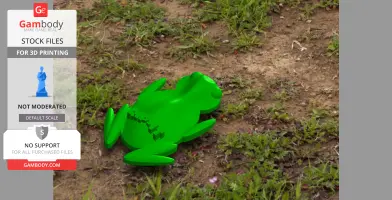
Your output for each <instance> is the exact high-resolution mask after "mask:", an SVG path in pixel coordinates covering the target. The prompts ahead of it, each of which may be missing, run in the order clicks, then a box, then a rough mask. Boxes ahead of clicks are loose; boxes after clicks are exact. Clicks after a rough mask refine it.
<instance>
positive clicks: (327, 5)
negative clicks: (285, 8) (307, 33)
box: [301, 0, 339, 20]
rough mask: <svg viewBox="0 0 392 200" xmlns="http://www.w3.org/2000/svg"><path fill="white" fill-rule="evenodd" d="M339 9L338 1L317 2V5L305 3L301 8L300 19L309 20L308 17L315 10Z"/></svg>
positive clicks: (322, 0) (321, 0)
mask: <svg viewBox="0 0 392 200" xmlns="http://www.w3.org/2000/svg"><path fill="white" fill-rule="evenodd" d="M338 7H339V0H319V1H318V2H317V3H314V2H313V3H308V2H306V3H305V4H304V6H303V7H302V8H301V10H302V14H301V17H302V19H305V20H307V19H310V17H311V16H312V15H313V14H314V13H315V10H316V9H319V8H323V9H327V10H329V9H335V8H338Z"/></svg>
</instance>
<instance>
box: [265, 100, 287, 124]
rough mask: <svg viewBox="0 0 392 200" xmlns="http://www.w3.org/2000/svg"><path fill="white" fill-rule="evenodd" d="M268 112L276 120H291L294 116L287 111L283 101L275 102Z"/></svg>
mask: <svg viewBox="0 0 392 200" xmlns="http://www.w3.org/2000/svg"><path fill="white" fill-rule="evenodd" d="M267 113H269V115H270V117H271V118H272V119H275V120H279V121H281V122H290V121H291V120H292V118H291V117H290V115H289V114H288V113H287V112H286V111H285V108H284V106H283V104H282V103H279V102H278V103H275V104H274V105H273V106H271V107H269V108H268V109H267Z"/></svg>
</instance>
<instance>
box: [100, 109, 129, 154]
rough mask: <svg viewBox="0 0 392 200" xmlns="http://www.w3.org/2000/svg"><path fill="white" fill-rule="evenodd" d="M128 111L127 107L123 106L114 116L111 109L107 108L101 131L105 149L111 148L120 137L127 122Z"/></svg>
mask: <svg viewBox="0 0 392 200" xmlns="http://www.w3.org/2000/svg"><path fill="white" fill-rule="evenodd" d="M128 111H129V105H128V104H125V105H124V106H122V107H121V108H120V110H119V111H118V113H117V114H116V115H115V114H114V110H113V108H109V110H108V112H107V113H106V117H105V122H104V131H103V132H104V133H103V134H104V144H105V147H106V148H108V149H110V148H112V147H113V145H114V144H115V143H116V142H117V140H118V138H119V137H120V135H121V133H122V131H123V129H124V125H125V122H126V120H127V114H128Z"/></svg>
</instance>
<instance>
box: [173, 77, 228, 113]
mask: <svg viewBox="0 0 392 200" xmlns="http://www.w3.org/2000/svg"><path fill="white" fill-rule="evenodd" d="M181 81H182V80H181ZM183 81H184V82H185V81H186V82H187V84H186V86H185V87H184V89H185V88H186V93H187V96H188V98H187V99H188V100H189V101H192V103H191V105H192V106H195V107H197V108H198V109H199V110H200V111H201V113H202V114H204V113H210V112H212V111H214V110H215V109H217V108H218V107H219V104H220V102H221V98H222V90H221V89H220V88H219V86H218V85H217V84H216V82H215V81H214V80H212V79H211V78H210V77H208V76H206V75H204V74H202V73H200V72H194V73H192V74H191V75H190V76H187V77H184V79H183ZM179 83H180V82H179ZM180 85H181V84H180ZM184 85H185V84H184ZM183 91H185V90H183Z"/></svg>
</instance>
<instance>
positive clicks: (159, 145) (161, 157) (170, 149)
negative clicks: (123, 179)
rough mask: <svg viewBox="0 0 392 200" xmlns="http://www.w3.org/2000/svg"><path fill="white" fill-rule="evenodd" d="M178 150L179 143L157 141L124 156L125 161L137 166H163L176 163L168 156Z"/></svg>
mask: <svg viewBox="0 0 392 200" xmlns="http://www.w3.org/2000/svg"><path fill="white" fill-rule="evenodd" d="M176 151H177V144H173V143H170V142H164V141H157V142H155V143H153V144H150V145H147V146H145V147H143V148H141V149H138V150H135V151H132V152H130V153H128V154H127V155H125V156H124V162H125V163H128V164H130V165H135V166H162V165H170V164H173V163H174V159H173V158H170V157H167V156H169V155H171V154H173V153H175V152H176Z"/></svg>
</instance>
